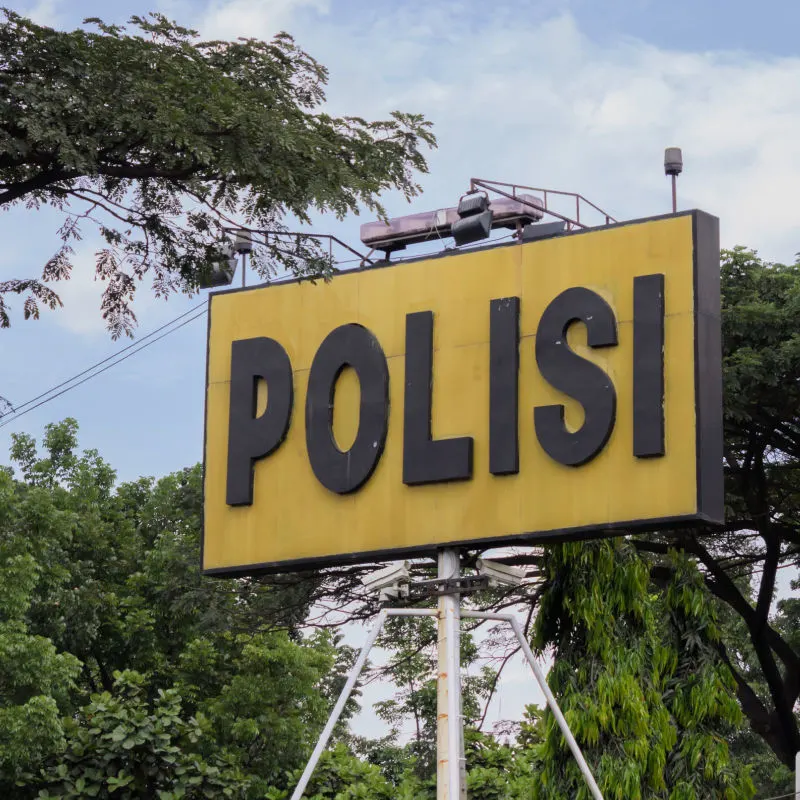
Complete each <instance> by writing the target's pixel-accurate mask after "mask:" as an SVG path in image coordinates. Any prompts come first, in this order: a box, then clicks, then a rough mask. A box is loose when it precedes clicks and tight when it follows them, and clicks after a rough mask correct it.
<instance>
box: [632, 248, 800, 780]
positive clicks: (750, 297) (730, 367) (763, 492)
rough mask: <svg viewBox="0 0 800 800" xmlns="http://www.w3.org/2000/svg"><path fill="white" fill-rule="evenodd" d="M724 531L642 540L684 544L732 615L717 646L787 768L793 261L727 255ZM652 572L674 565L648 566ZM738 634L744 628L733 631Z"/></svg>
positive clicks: (796, 554) (799, 445)
mask: <svg viewBox="0 0 800 800" xmlns="http://www.w3.org/2000/svg"><path fill="white" fill-rule="evenodd" d="M722 300H723V317H722V332H723V366H724V381H725V387H724V389H725V395H724V397H725V417H724V424H725V478H726V484H725V486H726V527H725V531H724V533H719V532H713V533H709V532H708V531H704V530H695V531H687V532H682V533H677V534H676V533H669V534H665V535H663V536H662V537H660V538H659V537H656V538H647V539H641V540H639V541H637V544H636V546H637V547H638V548H639V549H640V550H642V551H643V552H650V553H657V554H661V555H664V554H666V553H668V551H669V550H670V549H671V548H679V549H681V550H683V551H684V552H686V553H687V554H689V555H691V556H692V557H693V558H695V559H696V560H697V562H698V564H699V565H700V567H701V569H702V571H703V574H704V577H705V583H706V586H707V587H708V589H709V590H710V592H711V594H712V595H713V596H714V597H715V598H716V599H717V600H718V601H719V602H720V603H722V604H724V606H725V608H726V609H727V611H728V613H730V614H732V615H733V616H734V617H735V618H736V619H737V620H738V623H739V627H738V628H731V629H730V630H731V631H732V632H734V635H733V636H732V637H731V638H730V639H728V640H726V639H722V640H720V642H719V643H718V645H717V647H718V649H719V652H720V654H721V655H722V657H723V658H724V659H725V660H726V661H727V663H728V666H729V668H730V670H731V674H732V675H733V677H734V679H735V681H736V688H737V694H738V696H739V701H740V703H741V705H742V709H743V711H744V713H745V715H746V716H747V719H748V721H749V723H750V725H751V727H752V728H753V730H754V731H755V732H756V733H757V734H758V735H759V736H761V737H762V738H763V739H764V740H765V741H766V742H767V744H768V745H769V746H770V748H771V749H772V750H773V752H774V753H775V754H776V756H777V757H778V758H779V759H780V761H781V762H783V763H784V764H785V765H786V766H787V767H789V768H792V767H793V766H794V758H795V753H796V752H798V751H800V723H799V722H798V716H797V713H796V706H797V702H798V697H800V646H798V645H800V642H798V640H797V636H796V635H793V633H792V632H793V631H796V630H797V624H798V621H797V613H798V608H797V604H796V603H795V604H792V603H789V604H786V603H783V604H776V594H775V589H776V579H777V576H778V572H779V570H780V569H786V568H791V567H795V568H797V566H798V565H800V482H798V467H800V416H798V410H800V333H798V331H797V319H798V316H800V263H797V264H794V265H790V266H786V265H783V264H773V263H768V262H765V261H763V260H762V259H760V258H759V257H758V255H757V253H755V252H754V251H752V250H747V249H745V248H742V247H737V248H735V249H734V250H726V251H723V253H722ZM653 569H654V575H655V576H656V577H657V578H660V579H663V578H668V577H669V575H670V574H671V567H670V566H669V565H668V564H665V563H655V564H654V567H653ZM740 634H744V635H740Z"/></svg>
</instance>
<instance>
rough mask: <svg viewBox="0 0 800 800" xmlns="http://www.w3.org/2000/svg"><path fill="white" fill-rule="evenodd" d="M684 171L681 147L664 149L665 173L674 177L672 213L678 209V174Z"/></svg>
mask: <svg viewBox="0 0 800 800" xmlns="http://www.w3.org/2000/svg"><path fill="white" fill-rule="evenodd" d="M681 172H683V153H681V149H680V147H668V148H667V149H666V150H665V151H664V174H665V175H669V176H671V178H672V213H673V214H674V213H675V212H676V211H677V210H678V190H677V181H678V175H680V174H681Z"/></svg>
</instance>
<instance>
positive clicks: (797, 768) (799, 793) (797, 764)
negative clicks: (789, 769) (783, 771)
mask: <svg viewBox="0 0 800 800" xmlns="http://www.w3.org/2000/svg"><path fill="white" fill-rule="evenodd" d="M794 797H795V800H800V751H798V752H797V754H796V755H795V757H794Z"/></svg>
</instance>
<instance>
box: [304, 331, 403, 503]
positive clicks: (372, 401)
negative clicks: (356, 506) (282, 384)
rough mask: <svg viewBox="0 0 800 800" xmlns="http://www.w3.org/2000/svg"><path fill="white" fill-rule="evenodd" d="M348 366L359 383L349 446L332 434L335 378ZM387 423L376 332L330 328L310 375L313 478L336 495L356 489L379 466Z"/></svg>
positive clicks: (385, 373) (385, 382)
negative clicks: (356, 416) (354, 426)
mask: <svg viewBox="0 0 800 800" xmlns="http://www.w3.org/2000/svg"><path fill="white" fill-rule="evenodd" d="M345 367H352V368H353V369H354V370H355V372H356V375H358V381H359V384H360V387H361V402H360V407H359V420H358V432H357V433H356V438H355V441H354V442H353V444H352V446H351V447H350V449H349V450H347V451H344V452H343V451H341V450H340V449H339V447H338V446H337V444H336V440H335V439H334V436H333V397H334V390H335V388H336V381H337V379H338V377H339V375H340V374H341V372H342V370H343V369H345ZM388 422H389V368H388V366H387V364H386V356H385V355H384V353H383V350H382V349H381V346H380V343H379V342H378V340H377V339H376V338H375V336H374V334H373V333H372V332H371V331H369V330H367V329H366V328H365V327H363V326H362V325H356V324H354V323H351V324H349V325H342V326H340V327H338V328H336V329H334V330H332V331H331V332H330V333H329V334H328V335H327V336H326V337H325V340H324V341H323V342H322V344H321V345H320V346H319V349H318V350H317V352H316V354H315V356H314V361H313V362H312V364H311V371H310V372H309V375H308V394H307V396H306V448H307V450H308V460H309V462H310V463H311V469H312V470H313V471H314V475H316V476H317V480H318V481H319V482H320V483H321V484H322V485H323V486H325V487H326V488H327V489H330V491H332V492H336V493H337V494H349V493H350V492H355V491H356V490H357V489H360V488H361V487H362V486H363V485H364V484H365V483H366V482H367V480H368V479H369V477H370V475H372V473H373V472H374V471H375V468H376V467H377V466H378V461H379V460H380V457H381V454H382V453H383V447H384V445H385V444H386V431H387V427H388Z"/></svg>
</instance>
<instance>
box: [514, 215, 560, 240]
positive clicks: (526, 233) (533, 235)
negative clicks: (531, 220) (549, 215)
mask: <svg viewBox="0 0 800 800" xmlns="http://www.w3.org/2000/svg"><path fill="white" fill-rule="evenodd" d="M566 229H567V223H566V222H564V220H559V221H558V222H545V223H544V224H542V223H541V222H540V223H539V224H538V225H526V226H525V227H524V228H523V229H522V236H521V238H520V241H522V242H532V241H533V240H534V239H545V238H547V237H548V236H558V234H559V233H564V231H565V230H566Z"/></svg>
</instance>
